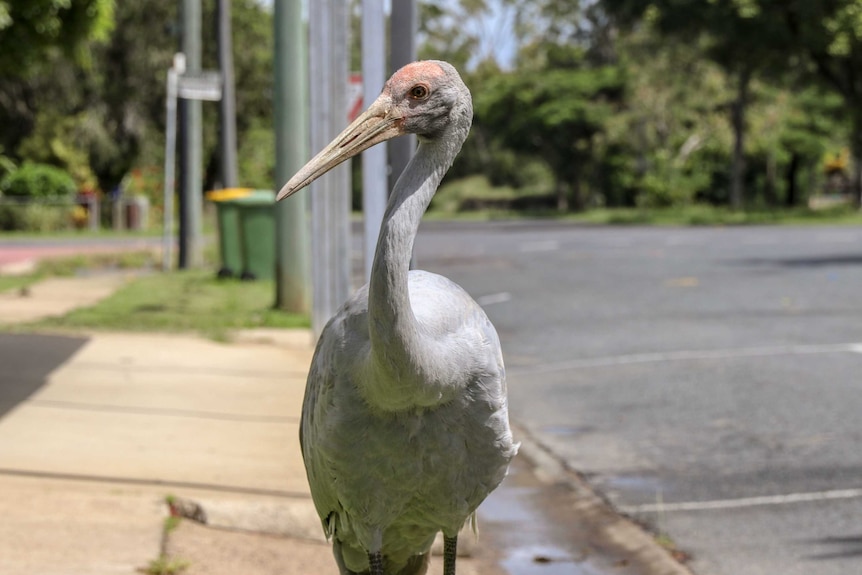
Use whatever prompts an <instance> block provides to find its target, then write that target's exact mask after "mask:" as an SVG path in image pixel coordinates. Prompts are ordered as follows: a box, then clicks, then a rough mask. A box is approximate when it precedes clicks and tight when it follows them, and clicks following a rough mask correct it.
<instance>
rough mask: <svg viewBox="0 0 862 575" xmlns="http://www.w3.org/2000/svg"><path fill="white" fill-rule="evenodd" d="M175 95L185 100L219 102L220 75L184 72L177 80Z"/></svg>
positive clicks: (210, 72)
mask: <svg viewBox="0 0 862 575" xmlns="http://www.w3.org/2000/svg"><path fill="white" fill-rule="evenodd" d="M177 80H178V84H177V95H178V96H179V97H180V98H184V99H186V100H207V101H210V102H217V101H219V100H221V86H222V79H221V73H219V72H214V71H209V70H204V71H202V72H185V73H183V74H180V76H179V77H178V78H177Z"/></svg>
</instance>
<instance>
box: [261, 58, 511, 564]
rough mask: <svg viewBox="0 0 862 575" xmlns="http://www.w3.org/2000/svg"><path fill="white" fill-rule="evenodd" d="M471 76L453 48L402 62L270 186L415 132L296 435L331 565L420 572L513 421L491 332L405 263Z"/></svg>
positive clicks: (493, 482)
mask: <svg viewBox="0 0 862 575" xmlns="http://www.w3.org/2000/svg"><path fill="white" fill-rule="evenodd" d="M472 118H473V105H472V100H471V97H470V91H469V90H468V89H467V87H466V86H465V85H464V83H463V82H462V80H461V77H460V76H459V75H458V72H457V71H456V70H455V68H453V67H452V66H451V65H450V64H448V63H446V62H440V61H423V62H414V63H412V64H409V65H407V66H405V67H404V68H402V69H401V70H399V71H398V72H396V73H395V74H394V75H393V76H392V77H391V78H390V79H389V81H387V82H386V85H385V86H384V89H383V92H382V93H381V94H380V96H379V97H378V98H377V99H376V100H375V101H374V102H373V103H372V104H371V106H370V107H369V108H368V109H367V110H366V111H365V112H364V113H363V114H362V115H360V116H359V117H358V118H357V119H356V120H355V121H354V122H353V123H352V124H350V125H349V126H348V127H347V128H346V129H345V130H344V131H343V132H342V133H341V134H340V135H339V136H338V137H336V138H335V140H333V141H332V142H331V143H330V144H328V145H327V146H326V147H325V148H324V149H323V150H322V151H321V152H320V153H319V154H318V155H317V156H315V157H314V158H313V159H312V160H311V161H309V162H308V164H306V165H305V166H304V167H303V168H302V169H301V170H300V171H299V172H298V173H297V174H296V175H295V176H293V178H291V179H290V181H289V182H288V183H287V184H286V185H285V186H284V188H282V189H281V191H280V192H279V194H278V199H279V200H281V199H284V198H286V197H288V196H290V195H291V194H293V193H294V192H296V191H297V190H299V189H301V188H302V187H304V186H306V185H308V184H309V183H310V182H312V181H313V180H314V179H315V178H317V177H319V176H320V175H322V174H324V173H325V172H327V171H328V170H330V169H332V168H333V167H334V166H336V165H338V164H339V163H341V162H343V161H344V160H346V159H348V158H350V157H352V156H355V155H356V154H358V153H360V152H361V151H363V150H365V149H367V148H369V147H371V146H373V145H375V144H377V143H380V142H383V141H384V140H388V139H390V138H394V137H396V136H399V135H402V134H416V135H417V137H418V140H419V147H418V150H417V152H416V154H415V155H414V156H413V158H412V160H411V161H410V163H409V164H408V165H407V168H406V169H405V170H404V172H403V173H402V174H401V177H400V178H399V179H398V182H397V183H396V184H395V188H394V189H393V190H392V193H391V195H390V197H389V203H388V205H387V208H386V212H385V214H384V217H383V222H382V225H381V231H380V236H379V238H378V240H377V248H376V252H375V255H374V261H373V265H372V271H371V278H370V281H369V283H368V284H367V285H366V286H364V287H362V288H360V289H359V290H358V291H357V292H356V293H355V294H354V295H353V296H352V297H351V298H350V299H349V300H348V301H347V302H346V303H345V304H344V305H343V306H342V307H341V308H340V309H339V311H338V312H337V313H336V314H335V316H334V317H333V318H332V319H331V320H330V321H329V322H328V323H327V325H326V327H325V328H324V330H323V332H322V333H321V336H320V339H319V341H318V344H317V348H316V350H315V352H314V358H313V359H312V363H311V368H310V370H309V374H308V382H307V385H306V389H305V400H304V402H303V406H302V421H301V424H300V444H301V446H302V456H303V459H304V461H305V467H306V472H307V474H308V482H309V485H310V487H311V495H312V498H313V499H314V505H315V507H316V509H317V512H318V514H319V515H320V519H321V522H322V524H323V529H324V531H325V533H326V535H327V537H328V538H330V539H331V540H332V544H333V553H334V555H335V560H336V562H337V563H338V567H339V569H340V571H341V573H342V575H347V574H359V573H370V574H371V575H416V574H422V573H425V572H426V571H427V569H428V563H429V556H430V553H429V550H430V548H431V544H432V542H433V540H434V538H435V536H436V534H437V533H438V532H441V531H442V532H443V540H444V552H443V572H444V574H445V575H454V573H455V558H456V551H457V544H458V539H457V538H458V532H459V530H460V529H461V527H462V526H464V525H465V523H466V522H467V521H468V520H470V519H472V520H473V521H475V512H476V508H477V507H478V506H479V504H480V503H481V502H482V501H483V500H484V499H485V497H487V495H488V494H489V493H491V491H493V490H494V489H495V488H496V487H497V485H499V483H500V482H501V481H502V480H503V477H504V476H505V475H506V471H507V469H508V466H509V462H510V460H511V459H512V458H513V457H514V455H515V453H516V451H517V448H518V446H517V445H516V444H515V443H513V440H512V433H511V431H510V429H509V417H508V407H507V398H506V379H505V370H504V367H503V356H502V353H501V350H500V341H499V338H498V337H497V332H496V330H495V329H494V326H493V325H491V322H490V321H489V320H488V317H487V316H486V315H485V313H484V311H483V310H482V308H480V307H479V305H478V304H477V303H476V302H475V301H473V299H472V298H470V296H469V295H467V293H466V292H465V291H464V290H463V289H461V288H460V287H459V286H458V285H456V284H455V283H453V282H452V281H450V280H448V279H446V278H445V277H442V276H439V275H436V274H433V273H429V272H425V271H417V270H409V264H410V257H411V253H412V250H413V242H414V239H415V237H416V232H417V231H418V227H419V221H420V220H421V218H422V214H423V213H424V212H425V209H426V208H427V207H428V204H429V203H430V202H431V198H432V196H433V195H434V193H435V192H436V190H437V186H438V185H439V184H440V180H441V179H442V178H443V175H444V174H445V173H446V171H447V170H448V169H449V167H450V166H451V165H452V161H453V160H454V159H455V156H456V155H457V154H458V152H459V151H460V149H461V145H462V144H463V143H464V140H465V139H466V138H467V134H468V133H469V131H470V124H471V122H472Z"/></svg>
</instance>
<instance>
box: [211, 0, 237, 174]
mask: <svg viewBox="0 0 862 575" xmlns="http://www.w3.org/2000/svg"><path fill="white" fill-rule="evenodd" d="M216 23H217V24H216V32H217V34H216V37H217V38H218V64H219V70H220V71H221V78H222V93H221V100H219V112H220V114H219V119H220V124H221V126H220V128H221V129H220V130H219V156H220V157H221V183H222V186H223V187H225V188H235V187H236V186H237V185H238V184H239V173H238V172H239V170H238V168H237V157H236V85H235V81H234V74H233V38H232V34H231V22H230V0H218V2H217V3H216Z"/></svg>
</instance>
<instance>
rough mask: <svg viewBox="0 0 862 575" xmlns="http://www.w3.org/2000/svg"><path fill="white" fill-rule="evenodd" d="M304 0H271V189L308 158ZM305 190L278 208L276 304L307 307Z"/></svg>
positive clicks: (287, 307)
mask: <svg viewBox="0 0 862 575" xmlns="http://www.w3.org/2000/svg"><path fill="white" fill-rule="evenodd" d="M302 4H303V3H302V0H275V12H274V18H273V20H274V22H275V57H274V67H275V70H274V74H275V86H274V94H273V105H274V107H275V156H276V157H275V190H279V189H281V186H283V185H284V183H285V182H287V180H288V179H289V178H290V176H292V175H293V174H294V173H296V172H297V171H298V170H299V168H301V167H302V166H303V165H304V164H305V162H306V161H307V159H308V99H307V94H308V82H307V77H308V74H307V72H306V28H305V23H304V22H303V21H302V13H303V10H302ZM307 198H308V194H307V193H299V194H296V195H294V196H291V197H290V198H288V199H287V200H285V201H283V202H279V203H278V204H276V206H275V210H276V219H275V221H276V232H275V253H276V270H275V273H276V275H275V277H276V295H275V305H276V307H278V308H279V309H283V310H286V311H292V312H300V313H308V312H309V310H310V309H311V285H310V273H309V269H310V267H309V245H310V242H309V231H308V210H307V202H308V199H307Z"/></svg>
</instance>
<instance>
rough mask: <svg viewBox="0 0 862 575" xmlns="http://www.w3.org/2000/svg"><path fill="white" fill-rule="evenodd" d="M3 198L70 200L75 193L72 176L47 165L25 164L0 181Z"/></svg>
mask: <svg viewBox="0 0 862 575" xmlns="http://www.w3.org/2000/svg"><path fill="white" fill-rule="evenodd" d="M0 192H2V194H3V195H5V196H10V197H18V198H30V199H71V198H72V197H73V196H74V195H75V192H76V186H75V181H74V180H73V179H72V176H70V175H69V174H67V173H66V172H64V171H63V170H61V169H60V168H56V167H54V166H50V165H48V164H34V163H25V164H23V165H22V166H21V167H20V168H18V169H17V170H15V171H14V172H12V173H10V174H7V175H6V177H4V178H3V180H2V181H0Z"/></svg>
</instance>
